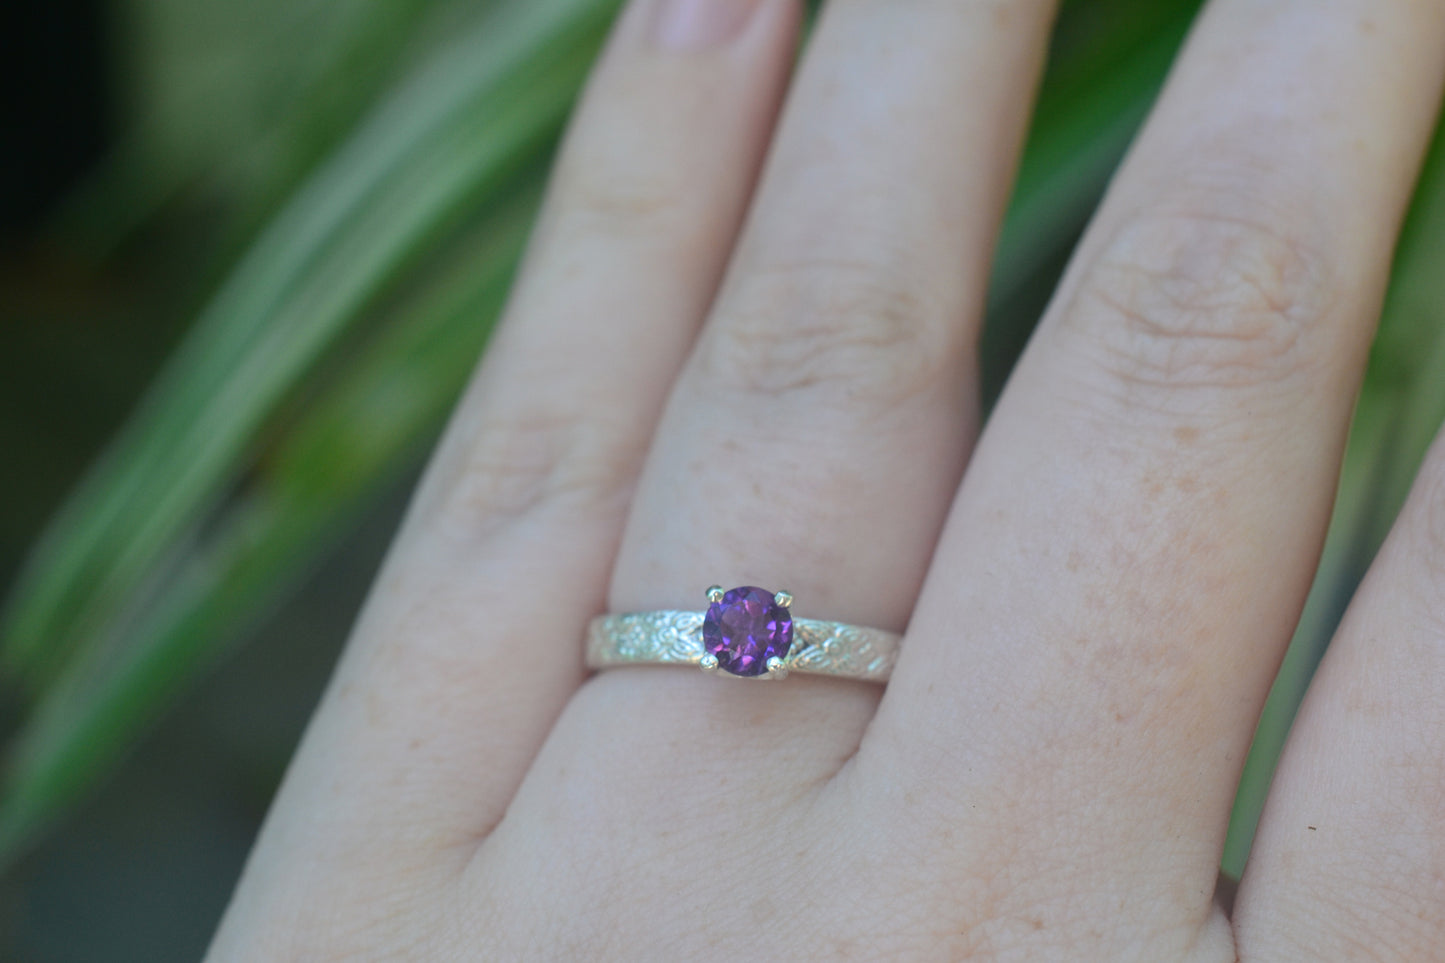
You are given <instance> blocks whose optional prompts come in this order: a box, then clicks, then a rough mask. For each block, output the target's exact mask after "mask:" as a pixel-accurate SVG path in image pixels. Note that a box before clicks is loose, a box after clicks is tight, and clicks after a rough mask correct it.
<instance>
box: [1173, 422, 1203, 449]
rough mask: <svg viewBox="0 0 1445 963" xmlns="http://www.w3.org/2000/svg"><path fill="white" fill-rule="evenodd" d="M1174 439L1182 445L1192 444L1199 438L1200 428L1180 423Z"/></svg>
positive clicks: (1175, 430)
mask: <svg viewBox="0 0 1445 963" xmlns="http://www.w3.org/2000/svg"><path fill="white" fill-rule="evenodd" d="M1174 439H1175V440H1176V441H1178V442H1179V443H1180V444H1181V445H1192V444H1194V443H1195V442H1196V441H1198V440H1199V429H1198V428H1196V427H1194V426H1193V425H1180V426H1179V427H1178V428H1175V429H1174Z"/></svg>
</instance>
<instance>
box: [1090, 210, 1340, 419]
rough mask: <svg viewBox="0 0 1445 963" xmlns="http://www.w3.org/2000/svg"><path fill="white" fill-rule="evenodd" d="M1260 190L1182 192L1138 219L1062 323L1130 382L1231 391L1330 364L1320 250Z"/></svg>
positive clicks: (1126, 227)
mask: <svg viewBox="0 0 1445 963" xmlns="http://www.w3.org/2000/svg"><path fill="white" fill-rule="evenodd" d="M1259 193H1260V190H1259V188H1257V187H1256V188H1253V189H1251V188H1248V187H1246V188H1244V189H1238V188H1236V187H1225V188H1223V189H1221V188H1219V187H1217V186H1216V187H1210V188H1207V189H1203V190H1200V189H1198V188H1192V189H1191V188H1185V189H1183V190H1181V191H1179V192H1178V196H1173V197H1171V198H1170V199H1169V200H1168V201H1166V202H1163V203H1158V204H1154V205H1150V206H1148V207H1146V208H1145V209H1143V210H1141V211H1140V212H1138V213H1136V214H1134V215H1133V216H1131V217H1130V218H1128V219H1127V220H1126V222H1125V223H1124V224H1123V225H1121V227H1120V228H1119V230H1118V231H1117V232H1116V233H1115V234H1114V235H1113V236H1112V237H1111V238H1110V239H1109V241H1108V242H1106V244H1105V245H1104V247H1103V249H1102V250H1101V252H1100V253H1099V255H1098V257H1097V258H1096V260H1095V261H1094V263H1093V264H1092V265H1091V266H1090V268H1089V269H1088V271H1087V273H1086V275H1085V277H1084V280H1083V283H1082V285H1081V286H1080V289H1079V295H1078V299H1077V300H1076V302H1075V303H1074V304H1073V305H1072V306H1071V308H1070V310H1069V311H1067V312H1065V324H1066V325H1069V326H1071V327H1073V328H1075V329H1077V330H1079V331H1080V332H1081V333H1082V334H1083V335H1084V338H1085V342H1086V344H1088V345H1089V346H1090V347H1091V348H1092V349H1093V350H1094V352H1095V353H1096V355H1097V360H1098V362H1099V364H1100V365H1101V366H1102V367H1103V368H1104V369H1105V370H1106V371H1107V372H1108V373H1110V374H1112V375H1114V376H1115V377H1116V378H1117V379H1119V380H1121V381H1123V382H1124V383H1126V384H1127V385H1129V386H1131V387H1142V388H1145V389H1148V388H1150V387H1163V388H1167V389H1170V390H1174V389H1178V388H1181V387H1185V388H1187V387H1202V388H1235V387H1248V386H1255V385H1262V384H1268V383H1275V382H1279V381H1282V380H1290V379H1292V378H1294V377H1296V376H1298V375H1300V374H1301V373H1304V372H1306V371H1307V370H1308V369H1310V368H1311V367H1312V366H1313V365H1314V364H1316V363H1317V362H1319V361H1321V360H1323V359H1322V358H1321V357H1320V355H1319V350H1318V345H1319V344H1320V343H1321V342H1322V341H1324V339H1323V338H1322V337H1321V336H1320V329H1321V328H1322V323H1321V322H1322V321H1323V320H1325V317H1326V315H1327V312H1328V309H1329V305H1330V287H1331V283H1330V282H1331V278H1330V273H1329V270H1328V262H1327V260H1326V259H1325V257H1324V255H1323V253H1322V252H1321V251H1320V250H1318V249H1317V248H1316V247H1314V246H1313V245H1311V244H1310V243H1309V242H1308V241H1307V240H1306V239H1305V238H1304V236H1303V233H1304V232H1302V231H1300V230H1299V229H1297V228H1296V227H1294V226H1293V225H1294V224H1295V223H1296V222H1297V220H1298V218H1297V217H1295V216H1294V212H1293V211H1291V210H1289V209H1282V208H1281V207H1280V205H1279V203H1278V202H1277V201H1276V202H1273V203H1263V202H1256V198H1257V196H1258V195H1259Z"/></svg>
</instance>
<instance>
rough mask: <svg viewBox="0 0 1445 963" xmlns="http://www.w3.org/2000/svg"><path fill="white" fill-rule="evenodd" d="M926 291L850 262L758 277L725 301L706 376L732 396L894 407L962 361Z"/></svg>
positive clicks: (789, 267)
mask: <svg viewBox="0 0 1445 963" xmlns="http://www.w3.org/2000/svg"><path fill="white" fill-rule="evenodd" d="M926 291H927V287H926V286H925V285H922V284H912V283H909V281H908V280H907V279H906V278H905V277H902V276H900V275H899V274H898V273H895V272H893V271H891V270H889V269H887V268H880V267H879V266H877V265H875V264H872V263H864V262H856V261H848V260H825V259H809V260H805V261H796V262H789V263H786V264H780V265H774V266H771V267H769V268H766V269H762V270H756V271H753V272H751V273H750V274H749V275H748V276H747V277H746V278H744V279H742V280H740V281H739V282H738V283H737V285H736V287H735V288H734V290H733V291H730V292H729V294H728V297H727V298H726V299H725V302H724V308H723V310H722V316H721V317H720V318H719V322H718V323H717V324H715V325H714V326H713V330H712V331H710V332H709V336H708V338H707V339H706V341H705V342H704V345H703V350H702V354H701V364H702V369H703V372H704V374H705V376H706V378H707V381H708V383H709V384H711V385H716V386H718V387H719V388H720V389H721V390H723V391H728V392H744V393H747V394H753V395H758V394H760V395H765V396H783V395H791V394H796V393H800V392H802V393H807V394H814V393H821V394H823V395H825V396H829V397H835V398H836V399H839V400H845V401H851V400H860V401H864V402H866V403H869V404H875V405H877V404H882V405H891V404H894V403H897V402H899V401H902V400H904V399H906V398H908V397H910V396H913V395H915V394H917V393H920V392H922V391H924V390H926V389H927V387H928V386H930V385H932V384H934V383H936V382H937V381H938V379H939V378H940V377H941V376H942V375H943V374H944V373H945V372H946V371H948V370H949V366H950V365H951V363H952V361H953V359H954V356H955V355H956V353H957V352H956V351H954V350H953V346H952V345H951V344H949V343H948V342H949V338H950V332H949V329H950V328H951V327H955V326H953V325H950V324H949V323H948V320H949V319H948V318H947V312H946V310H945V309H944V308H943V307H942V306H941V305H940V304H938V303H937V302H936V300H935V299H932V298H930V296H929V295H928V294H927V293H926Z"/></svg>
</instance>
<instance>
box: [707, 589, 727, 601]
mask: <svg viewBox="0 0 1445 963" xmlns="http://www.w3.org/2000/svg"><path fill="white" fill-rule="evenodd" d="M707 600H708V601H709V602H721V601H722V600H723V588H722V586H721V585H714V586H713V587H712V588H710V589H708V590H707Z"/></svg>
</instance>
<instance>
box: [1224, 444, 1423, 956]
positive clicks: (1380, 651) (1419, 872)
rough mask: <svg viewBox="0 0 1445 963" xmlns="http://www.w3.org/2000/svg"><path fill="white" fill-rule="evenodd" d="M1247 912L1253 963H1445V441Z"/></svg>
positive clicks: (1380, 573)
mask: <svg viewBox="0 0 1445 963" xmlns="http://www.w3.org/2000/svg"><path fill="white" fill-rule="evenodd" d="M1236 907H1237V909H1236V914H1235V923H1236V932H1237V936H1238V945H1239V950H1240V954H1241V958H1242V959H1247V960H1344V959H1366V958H1368V959H1371V960H1382V961H1383V960H1411V961H1415V960H1438V959H1445V435H1442V436H1441V438H1439V439H1438V440H1437V441H1436V444H1435V448H1434V451H1433V452H1432V454H1431V456H1430V458H1429V459H1428V460H1427V462H1426V466H1425V468H1424V470H1423V471H1422V472H1421V475H1420V477H1419V479H1418V480H1417V482H1416V484H1415V491H1414V492H1413V493H1412V494H1411V496H1410V501H1409V502H1408V504H1407V505H1406V506H1405V510H1404V512H1402V513H1401V516H1400V519H1399V521H1398V522H1397V523H1396V525H1395V529H1394V531H1393V532H1392V533H1391V535H1390V538H1389V540H1388V541H1387V542H1386V544H1385V547H1384V549H1383V550H1382V551H1381V553H1380V556H1379V558H1378V559H1377V560H1376V562H1375V564H1374V565H1373V567H1372V568H1371V570H1370V574H1369V576H1368V577H1367V578H1366V580H1365V584H1364V585H1363V586H1362V587H1361V589H1360V592H1359V594H1358V595H1357V596H1356V598H1355V601H1354V603H1353V604H1352V605H1351V607H1350V611H1349V613H1348V614H1347V615H1346V617H1345V621H1344V624H1343V625H1342V626H1341V627H1340V632H1339V635H1338V636H1337V637H1336V639H1335V641H1334V643H1333V645H1332V646H1331V648H1330V652H1329V655H1328V656H1327V658H1326V659H1325V661H1324V663H1323V665H1322V666H1321V668H1320V671H1319V674H1318V675H1317V676H1316V678H1315V681H1314V683H1313V685H1312V686H1311V688H1310V693H1309V696H1308V698H1307V699H1306V700H1305V704H1304V706H1303V708H1302V709H1301V710H1300V715H1299V718H1298V720H1297V721H1296V723H1295V726H1294V730H1293V732H1292V733H1291V735H1290V741H1289V745H1288V747H1287V749H1286V751H1285V755H1284V758H1283V760H1281V762H1280V767H1279V771H1278V773H1277V775H1276V776H1275V781H1274V786H1273V788H1272V789H1271V792H1270V797H1269V802H1268V804H1267V806H1266V809H1265V813H1264V819H1263V821H1262V822H1261V824H1260V829H1259V833H1258V835H1257V837H1256V841H1255V845H1254V854H1253V855H1252V856H1251V859H1250V863H1249V866H1248V867H1247V868H1246V870H1245V874H1244V879H1243V880H1242V881H1241V884H1240V892H1239V898H1238V901H1237V903H1236Z"/></svg>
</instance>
